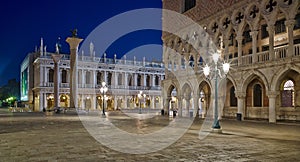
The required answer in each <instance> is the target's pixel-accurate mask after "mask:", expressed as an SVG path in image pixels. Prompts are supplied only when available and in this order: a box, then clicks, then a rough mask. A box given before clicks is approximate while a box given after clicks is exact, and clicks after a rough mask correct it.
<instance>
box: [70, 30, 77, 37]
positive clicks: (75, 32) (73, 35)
mask: <svg viewBox="0 0 300 162" xmlns="http://www.w3.org/2000/svg"><path fill="white" fill-rule="evenodd" d="M77 32H78V31H77V29H76V28H75V29H72V30H71V33H72V37H73V38H77Z"/></svg>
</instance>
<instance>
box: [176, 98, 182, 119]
mask: <svg viewBox="0 0 300 162" xmlns="http://www.w3.org/2000/svg"><path fill="white" fill-rule="evenodd" d="M177 100H178V116H180V117H181V116H182V97H181V96H177Z"/></svg>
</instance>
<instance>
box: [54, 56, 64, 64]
mask: <svg viewBox="0 0 300 162" xmlns="http://www.w3.org/2000/svg"><path fill="white" fill-rule="evenodd" d="M62 56H63V55H60V54H52V55H51V57H52V59H53V61H54V63H59V61H60V59H61V58H62Z"/></svg>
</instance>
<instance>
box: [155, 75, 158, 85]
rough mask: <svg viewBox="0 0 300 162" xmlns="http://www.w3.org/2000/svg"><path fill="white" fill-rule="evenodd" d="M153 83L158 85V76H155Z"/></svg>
mask: <svg viewBox="0 0 300 162" xmlns="http://www.w3.org/2000/svg"><path fill="white" fill-rule="evenodd" d="M155 85H156V86H158V85H159V77H158V76H157V75H156V76H155Z"/></svg>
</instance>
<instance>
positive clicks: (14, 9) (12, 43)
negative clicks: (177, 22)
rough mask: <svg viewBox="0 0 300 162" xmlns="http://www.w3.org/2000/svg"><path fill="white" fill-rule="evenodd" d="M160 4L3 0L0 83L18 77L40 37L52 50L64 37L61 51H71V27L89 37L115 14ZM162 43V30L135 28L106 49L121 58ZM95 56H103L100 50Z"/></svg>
mask: <svg viewBox="0 0 300 162" xmlns="http://www.w3.org/2000/svg"><path fill="white" fill-rule="evenodd" d="M161 7H162V0H108V1H102V0H93V1H92V0H84V1H74V0H63V1H46V0H45V1H41V0H28V1H23V0H6V1H2V2H1V5H0V13H1V14H0V19H1V27H0V36H1V39H0V86H2V85H4V84H6V83H7V81H8V80H9V79H13V78H16V79H17V80H19V77H20V64H21V62H22V60H23V59H24V58H25V56H26V55H27V54H28V53H29V52H33V51H34V49H35V46H39V44H40V38H41V37H43V39H44V45H47V51H49V52H54V51H55V43H56V42H57V40H58V37H61V41H60V42H61V45H62V53H69V46H68V45H67V44H66V43H65V39H66V38H67V37H68V36H70V35H71V32H70V30H71V29H74V28H77V29H78V36H79V37H81V38H86V37H87V36H88V35H89V33H90V32H91V31H93V30H94V28H96V27H97V26H98V25H100V24H101V23H102V22H104V21H106V20H108V19H110V18H111V17H113V16H115V15H118V14H120V13H123V12H126V11H129V10H133V9H141V8H161ZM157 21H161V20H157ZM137 23H138V22H137ZM161 43H162V41H161V31H158V30H144V31H136V32H132V33H129V34H127V35H125V36H123V37H122V38H120V39H118V40H117V41H116V42H114V43H113V44H112V46H110V47H109V49H107V50H105V51H106V53H107V55H108V56H109V57H112V56H113V54H115V53H116V54H117V55H118V58H120V57H122V55H123V54H124V53H127V52H129V51H131V50H133V49H135V48H137V49H138V47H139V46H143V45H145V46H144V47H147V44H157V45H160V44H161ZM157 47H158V48H159V46H157ZM95 49H97V45H96V44H95ZM144 49H147V48H144ZM159 52H161V51H159ZM87 53H88V51H87ZM160 55H161V53H160ZM96 56H100V54H98V53H97V51H96ZM152 59H153V58H152Z"/></svg>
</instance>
